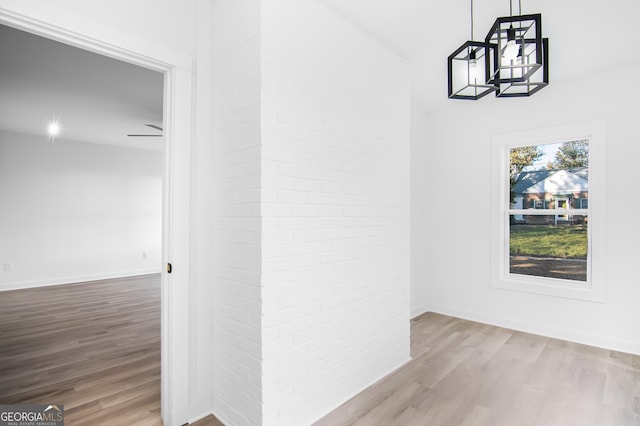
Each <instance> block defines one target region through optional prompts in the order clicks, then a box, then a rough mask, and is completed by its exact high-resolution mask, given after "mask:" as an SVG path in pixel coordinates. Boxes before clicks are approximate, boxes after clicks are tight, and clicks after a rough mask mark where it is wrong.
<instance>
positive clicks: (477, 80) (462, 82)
mask: <svg viewBox="0 0 640 426" xmlns="http://www.w3.org/2000/svg"><path fill="white" fill-rule="evenodd" d="M470 2H471V40H470V41H467V42H466V43H464V44H463V45H462V46H460V47H459V48H458V49H456V51H455V52H453V53H452V54H451V55H449V58H448V61H447V65H448V79H449V85H448V87H449V92H448V94H449V98H450V99H469V100H474V101H475V100H477V99H480V98H481V97H483V96H485V95H488V94H489V93H492V92H495V91H496V90H498V87H497V85H495V84H493V83H488V82H487V77H486V76H487V74H486V70H487V69H488V66H489V65H488V61H489V60H490V58H491V57H492V55H494V54H495V52H494V51H495V45H489V44H488V43H483V42H480V41H473V0H470Z"/></svg>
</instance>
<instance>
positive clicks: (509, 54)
mask: <svg viewBox="0 0 640 426" xmlns="http://www.w3.org/2000/svg"><path fill="white" fill-rule="evenodd" d="M519 50H520V49H518V44H517V43H516V30H515V29H514V28H513V25H512V26H511V27H510V28H509V29H508V30H507V45H506V46H505V47H504V49H503V50H502V57H503V58H504V59H506V60H508V61H511V60H513V59H515V58H516V57H517V56H518V51H519Z"/></svg>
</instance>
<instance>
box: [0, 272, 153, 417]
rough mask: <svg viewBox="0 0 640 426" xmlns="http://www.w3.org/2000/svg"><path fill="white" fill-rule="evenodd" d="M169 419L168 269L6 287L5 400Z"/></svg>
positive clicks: (1, 363)
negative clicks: (164, 281) (163, 331)
mask: <svg viewBox="0 0 640 426" xmlns="http://www.w3.org/2000/svg"><path fill="white" fill-rule="evenodd" d="M19 403H35V404H63V405H64V413H65V424H67V425H72V426H73V425H100V424H109V425H161V424H162V421H161V419H160V275H159V274H158V275H144V276H139V277H130V278H120V279H111V280H101V281H92V282H86V283H78V284H67V285H57V286H51V287H39V288H33V289H25V290H13V291H6V292H0V404H19Z"/></svg>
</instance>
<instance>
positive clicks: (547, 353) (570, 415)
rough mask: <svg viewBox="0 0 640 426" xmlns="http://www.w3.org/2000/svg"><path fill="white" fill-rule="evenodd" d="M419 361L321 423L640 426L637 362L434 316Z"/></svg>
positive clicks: (417, 342)
mask: <svg viewBox="0 0 640 426" xmlns="http://www.w3.org/2000/svg"><path fill="white" fill-rule="evenodd" d="M411 355H412V358H413V360H412V361H411V362H409V363H408V364H406V365H404V366H403V367H402V368H400V369H398V370H396V371H395V372H394V373H392V374H391V375H389V376H387V377H385V378H384V379H382V380H380V381H379V382H377V383H376V384H374V385H373V386H371V387H369V388H367V389H366V390H364V391H363V392H362V393H360V394H358V395H357V396H356V397H354V398H353V399H351V400H349V401H348V402H346V403H345V404H343V405H342V406H340V407H339V408H337V409H336V410H334V411H333V412H332V413H330V414H329V415H327V416H326V417H325V418H323V419H322V420H320V421H319V422H317V423H316V426H336V425H385V426H386V425H402V426H408V425H421V426H423V425H428V426H437V425H442V426H457V425H460V426H501V425H504V426H519V425H532V426H538V425H539V426H556V425H557V426H572V425H575V426H590V425H594V426H596V425H597V426H604V425H611V426H634V425H635V426H639V425H640V357H639V356H635V355H630V354H624V353H620V352H614V351H609V350H605V349H599V348H594V347H590V346H584V345H579V344H575V343H570V342H566V341H562V340H556V339H550V338H546V337H541V336H536V335H532V334H527V333H521V332H517V331H513V330H507V329H504V328H499V327H493V326H490V325H484V324H479V323H474V322H470V321H465V320H461V319H457V318H452V317H448V316H444V315H438V314H433V313H427V314H425V315H422V316H421V317H419V318H417V319H415V320H413V321H412V322H411Z"/></svg>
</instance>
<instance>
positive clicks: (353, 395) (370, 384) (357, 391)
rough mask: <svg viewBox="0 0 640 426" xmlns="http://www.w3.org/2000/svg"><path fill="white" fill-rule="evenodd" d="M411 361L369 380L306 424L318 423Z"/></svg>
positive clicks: (399, 364) (407, 360) (403, 362)
mask: <svg viewBox="0 0 640 426" xmlns="http://www.w3.org/2000/svg"><path fill="white" fill-rule="evenodd" d="M411 360H412V359H411V357H409V358H408V359H406V360H404V361H402V362H400V363H398V365H396V366H395V367H393V368H391V369H389V370H388V371H387V372H385V373H383V374H381V375H380V376H379V377H378V378H376V379H374V380H371V381H370V382H367V384H365V385H364V386H362V387H360V388H359V389H357V390H355V391H354V392H352V393H350V394H349V395H347V396H346V397H345V398H342V399H341V400H340V401H339V402H338V403H336V404H334V405H333V406H332V407H331V408H330V409H328V410H326V412H325V413H324V414H322V415H320V416H318V417H317V418H315V419H312V420H311V421H310V422H308V424H310V425H312V424H314V423H316V422H317V421H319V420H320V419H322V418H324V417H325V416H326V415H328V414H329V413H331V412H332V411H333V410H335V409H336V408H338V407H340V406H341V405H342V404H344V403H345V402H347V401H349V400H350V399H352V398H353V397H355V396H356V395H358V394H359V393H361V392H363V391H364V390H365V389H367V388H368V387H370V386H372V385H374V384H376V383H377V382H379V381H380V380H382V379H384V378H385V377H387V376H388V375H390V374H391V373H393V372H395V371H396V370H398V369H399V368H402V367H403V366H404V365H405V364H407V363H408V362H410V361H411Z"/></svg>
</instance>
